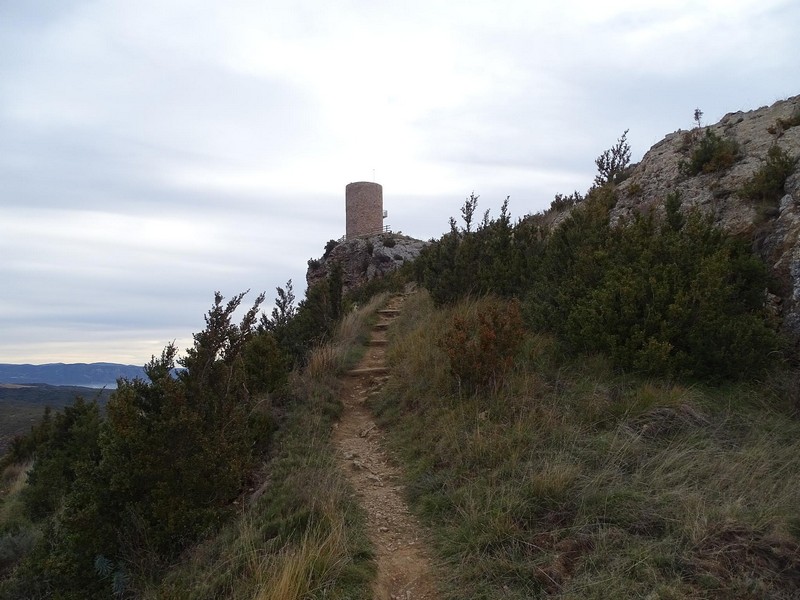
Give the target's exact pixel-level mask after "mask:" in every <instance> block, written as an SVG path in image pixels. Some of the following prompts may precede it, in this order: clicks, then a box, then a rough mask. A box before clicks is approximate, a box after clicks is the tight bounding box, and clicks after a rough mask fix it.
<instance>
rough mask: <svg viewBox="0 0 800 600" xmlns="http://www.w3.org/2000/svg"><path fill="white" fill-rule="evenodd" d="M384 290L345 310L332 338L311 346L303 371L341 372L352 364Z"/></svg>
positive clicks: (313, 375)
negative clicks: (348, 310) (357, 306)
mask: <svg viewBox="0 0 800 600" xmlns="http://www.w3.org/2000/svg"><path fill="white" fill-rule="evenodd" d="M387 298H388V293H386V292H383V293H381V294H378V295H377V296H375V297H373V298H372V299H371V300H370V301H369V302H368V303H367V304H366V305H364V306H363V307H361V308H359V309H356V310H352V311H350V312H349V313H347V314H346V315H345V316H344V317H342V320H341V321H340V322H339V324H338V325H337V327H336V331H335V333H334V336H333V340H332V341H329V342H326V343H324V344H320V345H319V346H317V347H315V348H313V349H312V350H311V353H310V355H309V358H308V365H307V366H306V374H307V375H308V376H309V377H310V378H311V379H313V380H320V379H322V378H325V377H332V376H335V375H339V374H341V373H342V372H343V371H344V370H345V369H347V368H348V367H350V366H352V365H353V364H355V362H356V361H357V360H358V357H359V356H360V352H361V351H363V344H364V342H365V341H366V340H367V337H368V335H369V330H368V327H367V326H368V325H369V324H370V323H371V322H372V321H373V320H374V318H375V311H377V310H378V308H379V307H381V306H383V305H384V304H386V299H387Z"/></svg>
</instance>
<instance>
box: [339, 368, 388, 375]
mask: <svg viewBox="0 0 800 600" xmlns="http://www.w3.org/2000/svg"><path fill="white" fill-rule="evenodd" d="M347 374H348V375H350V376H351V377H357V376H359V375H388V374H389V367H364V368H363V369H352V370H350V371H348V372H347Z"/></svg>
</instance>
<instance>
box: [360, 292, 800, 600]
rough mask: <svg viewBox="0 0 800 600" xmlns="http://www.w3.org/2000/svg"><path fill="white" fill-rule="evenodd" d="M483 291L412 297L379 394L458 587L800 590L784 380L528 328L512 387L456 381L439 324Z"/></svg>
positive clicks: (797, 514) (590, 591)
mask: <svg viewBox="0 0 800 600" xmlns="http://www.w3.org/2000/svg"><path fill="white" fill-rule="evenodd" d="M473 303H474V301H473V302H468V303H467V304H466V305H461V306H457V307H454V308H449V309H442V310H438V309H435V308H434V307H433V306H432V303H431V302H430V300H429V299H428V297H427V295H426V294H425V293H419V294H417V295H415V296H414V297H412V298H409V299H408V300H406V303H405V307H404V311H403V313H402V314H401V316H400V317H399V318H398V321H397V322H396V327H395V328H394V330H393V331H390V340H391V344H390V348H389V351H390V353H391V358H390V360H391V362H392V364H394V365H397V369H396V371H395V375H394V376H393V377H392V378H391V379H390V381H389V382H388V383H387V385H386V387H385V388H384V392H383V394H382V395H381V396H380V397H379V398H378V399H377V400H375V401H374V409H375V411H376V412H377V414H378V415H379V417H380V419H381V421H382V422H383V424H384V425H387V426H388V427H387V429H388V431H389V432H391V434H390V443H391V445H392V446H393V449H394V450H395V451H396V453H397V455H398V456H399V457H400V458H401V460H402V461H403V462H404V463H405V466H406V470H407V477H408V479H407V484H408V488H409V497H410V500H411V501H412V506H413V508H414V510H415V511H416V512H417V513H418V514H419V515H420V516H421V518H422V519H423V520H424V522H426V523H427V524H428V525H429V526H430V527H431V528H432V529H433V531H434V533H435V539H436V550H437V552H438V554H439V558H440V560H442V561H444V562H445V563H446V564H447V565H449V567H450V569H449V571H450V573H451V580H450V581H449V582H448V585H449V590H450V591H449V597H450V598H487V599H488V598H499V597H503V598H531V597H549V596H556V597H560V598H575V599H577V598H612V597H618V598H634V597H642V598H644V597H648V598H764V597H770V598H793V597H797V595H798V594H800V547H798V537H797V536H798V534H800V508H799V507H800V423H799V422H798V421H796V420H794V419H792V418H790V416H788V411H787V410H786V406H785V404H784V403H782V401H781V400H780V399H779V398H777V397H776V396H774V395H773V394H772V392H771V391H770V389H772V388H775V389H777V388H779V387H780V386H777V385H774V386H772V387H767V386H763V387H758V386H754V385H745V384H741V385H737V386H728V387H724V388H705V387H702V386H697V385H694V386H685V385H680V384H678V383H675V382H668V381H659V380H654V379H641V378H635V377H630V376H624V375H620V374H618V373H615V372H613V371H612V370H611V369H610V368H609V367H608V364H607V363H606V361H605V360H603V359H602V358H600V357H588V358H584V359H582V360H580V361H575V360H567V359H565V358H564V357H563V356H562V355H561V354H560V353H559V349H558V344H556V343H555V342H554V340H552V339H551V338H549V337H547V336H542V335H537V334H530V333H529V334H528V336H527V339H526V340H525V344H524V346H523V350H522V351H521V353H520V354H519V356H518V357H517V363H516V368H515V370H514V372H513V373H512V374H511V375H510V376H508V377H507V378H506V379H505V380H504V381H503V384H502V386H499V387H498V389H496V390H488V391H485V392H483V393H477V394H471V395H470V394H464V393H459V390H458V389H457V387H455V386H454V384H453V381H451V380H450V377H449V375H448V365H447V359H446V357H445V356H444V353H443V351H442V350H440V349H439V348H438V346H437V340H438V339H439V337H440V336H441V335H442V332H443V331H444V329H445V328H446V326H447V323H449V322H450V320H451V319H452V315H453V314H454V313H457V312H458V311H464V310H471V306H472V304H473ZM775 377H778V375H776V376H775Z"/></svg>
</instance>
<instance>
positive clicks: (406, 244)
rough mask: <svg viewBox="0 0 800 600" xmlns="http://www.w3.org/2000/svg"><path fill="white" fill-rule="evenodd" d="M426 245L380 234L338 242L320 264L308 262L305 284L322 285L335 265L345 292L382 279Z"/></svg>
mask: <svg viewBox="0 0 800 600" xmlns="http://www.w3.org/2000/svg"><path fill="white" fill-rule="evenodd" d="M427 245H428V242H423V241H421V240H415V239H414V238H410V237H407V236H402V235H398V234H391V233H383V234H379V235H374V236H369V237H366V236H365V237H358V238H354V239H350V240H345V241H343V242H339V243H338V244H336V246H334V247H333V248H331V249H330V250H329V251H328V252H326V254H325V256H323V257H322V258H321V259H319V260H310V261H309V264H308V271H306V283H308V286H309V287H311V286H312V285H314V284H315V283H318V282H320V281H323V280H324V279H325V278H326V277H327V276H328V273H329V272H330V268H331V266H333V265H334V264H336V263H339V264H341V265H342V279H343V284H344V291H345V292H347V291H348V290H351V289H353V288H355V287H358V286H360V285H362V284H364V283H367V282H368V281H370V280H372V279H374V278H376V277H383V276H384V275H386V274H388V273H391V272H392V271H394V270H396V269H399V268H400V267H401V266H403V264H405V263H406V262H407V261H410V260H414V259H415V258H417V256H419V253H420V251H421V250H422V249H423V248H424V247H425V246H427Z"/></svg>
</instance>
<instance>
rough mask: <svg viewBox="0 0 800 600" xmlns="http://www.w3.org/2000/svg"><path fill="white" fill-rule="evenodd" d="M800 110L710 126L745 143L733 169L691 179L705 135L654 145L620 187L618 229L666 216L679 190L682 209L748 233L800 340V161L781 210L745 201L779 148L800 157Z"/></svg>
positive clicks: (787, 326) (792, 104)
mask: <svg viewBox="0 0 800 600" xmlns="http://www.w3.org/2000/svg"><path fill="white" fill-rule="evenodd" d="M798 111H800V96H795V97H792V98H789V99H787V100H783V101H779V102H776V103H775V104H773V105H772V106H769V107H762V108H759V109H757V110H751V111H748V112H735V113H730V114H727V115H725V116H724V117H723V118H722V119H721V120H720V122H719V123H716V124H714V125H711V126H710V127H709V128H710V129H711V130H712V131H713V132H714V133H716V134H717V135H718V136H720V137H721V138H725V139H731V140H734V141H735V142H737V143H738V146H739V153H740V158H739V159H738V160H737V161H736V162H735V163H734V164H733V165H732V166H731V167H730V168H729V169H727V170H724V171H721V172H717V173H707V174H700V175H696V176H687V175H685V174H684V173H682V172H681V169H680V163H681V161H684V160H687V159H688V157H689V155H690V151H691V146H690V145H688V144H687V140H688V139H689V138H690V136H692V135H695V136H699V135H704V132H702V131H694V132H691V131H677V132H675V133H671V134H669V135H667V136H666V137H665V138H664V139H663V140H662V141H660V142H658V143H657V144H656V145H655V146H653V147H652V148H651V149H650V150H649V151H648V152H647V153H646V154H645V155H644V157H643V158H642V161H641V162H640V163H638V164H637V165H636V166H635V167H634V169H633V170H632V172H631V175H630V177H629V178H628V179H626V180H625V181H624V182H623V183H621V184H620V185H619V187H618V201H617V204H616V206H615V207H614V209H613V210H612V213H611V222H612V224H618V223H621V222H624V220H625V219H626V218H629V217H630V216H631V215H633V214H634V213H636V212H640V213H642V212H651V211H652V212H655V213H656V214H657V215H663V213H664V201H665V199H666V197H667V195H668V194H670V193H671V192H678V193H679V194H680V199H681V210H682V211H688V210H690V209H692V208H696V209H698V210H700V211H702V212H704V213H706V214H710V215H712V217H713V219H714V221H715V223H716V224H718V225H719V226H721V227H723V228H725V229H727V230H728V231H730V232H732V233H734V234H742V235H747V236H749V237H750V238H751V239H752V240H753V244H754V249H755V250H756V251H757V252H758V253H759V254H760V255H761V257H762V258H763V259H764V260H765V261H766V263H767V265H769V266H770V268H771V270H772V273H773V275H774V276H775V277H776V278H777V280H778V281H779V284H780V289H779V290H778V298H777V300H776V301H773V302H772V304H773V305H777V310H778V313H779V314H780V315H781V317H782V321H783V328H784V330H785V332H786V333H787V334H789V336H790V338H791V339H793V340H794V341H795V343H798V342H800V161H798V163H797V164H796V165H795V171H794V173H793V174H792V175H791V176H790V177H789V178H788V179H787V181H786V184H785V186H784V192H785V195H784V196H783V199H782V200H781V201H780V204H779V205H777V206H764V205H759V203H757V202H754V201H752V200H749V199H747V198H744V197H743V195H742V192H741V190H742V187H743V186H744V184H745V183H746V182H747V181H748V180H749V179H750V178H751V177H752V176H753V174H754V173H755V172H756V171H758V170H759V169H760V168H761V166H762V165H763V164H764V162H765V160H766V157H767V151H768V150H769V148H770V147H771V146H772V145H774V144H777V145H778V146H780V148H782V149H783V150H785V151H786V152H787V153H788V154H789V155H791V156H796V157H797V156H800V125H797V126H793V127H788V128H787V127H784V126H783V125H782V124H781V123H782V121H783V123H786V122H788V121H789V120H790V119H791V118H792V117H793V116H795V115H797V114H798Z"/></svg>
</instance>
